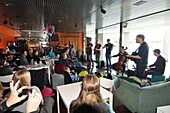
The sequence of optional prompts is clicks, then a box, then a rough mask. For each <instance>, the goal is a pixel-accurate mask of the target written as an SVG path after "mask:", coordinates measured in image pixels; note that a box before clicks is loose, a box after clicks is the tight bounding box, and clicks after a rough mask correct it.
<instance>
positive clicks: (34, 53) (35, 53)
mask: <svg viewBox="0 0 170 113" xmlns="http://www.w3.org/2000/svg"><path fill="white" fill-rule="evenodd" d="M33 60H34V61H36V62H37V63H38V64H39V62H40V57H39V56H38V50H34V52H33Z"/></svg>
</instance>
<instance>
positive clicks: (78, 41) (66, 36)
mask: <svg viewBox="0 0 170 113" xmlns="http://www.w3.org/2000/svg"><path fill="white" fill-rule="evenodd" d="M55 34H58V38H59V42H60V45H65V43H67V44H68V43H69V41H71V42H72V44H74V45H75V47H76V49H77V50H83V33H61V32H55ZM57 43H58V41H55V42H51V46H53V47H54V48H55V47H56V45H57Z"/></svg>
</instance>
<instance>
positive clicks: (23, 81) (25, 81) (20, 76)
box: [5, 70, 43, 112]
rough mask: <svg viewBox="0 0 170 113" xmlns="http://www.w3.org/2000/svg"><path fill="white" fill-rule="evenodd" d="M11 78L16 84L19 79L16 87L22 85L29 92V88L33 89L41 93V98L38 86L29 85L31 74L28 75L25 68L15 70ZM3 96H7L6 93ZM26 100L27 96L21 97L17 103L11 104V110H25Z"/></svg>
mask: <svg viewBox="0 0 170 113" xmlns="http://www.w3.org/2000/svg"><path fill="white" fill-rule="evenodd" d="M12 80H13V81H14V84H17V82H18V81H20V83H19V85H18V88H20V87H22V86H24V87H26V88H25V89H27V92H28V90H30V92H31V90H32V89H34V90H35V91H36V92H37V93H39V95H41V99H42V94H41V91H40V90H39V88H38V87H36V86H31V75H30V72H29V71H27V70H19V71H17V72H16V73H15V74H14V76H13V79H12ZM5 98H8V95H6V96H5ZM42 101H43V100H42ZM27 102H28V98H25V99H23V100H22V101H21V102H19V103H18V104H15V105H14V106H12V107H14V108H12V109H11V111H15V112H16V111H17V112H26V105H27Z"/></svg>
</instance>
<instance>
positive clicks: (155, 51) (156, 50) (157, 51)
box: [153, 49, 161, 55]
mask: <svg viewBox="0 0 170 113" xmlns="http://www.w3.org/2000/svg"><path fill="white" fill-rule="evenodd" d="M153 52H154V53H158V54H159V55H160V53H161V51H160V50H159V49H155V50H153Z"/></svg>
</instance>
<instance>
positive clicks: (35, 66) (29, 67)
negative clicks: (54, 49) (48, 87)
mask: <svg viewBox="0 0 170 113" xmlns="http://www.w3.org/2000/svg"><path fill="white" fill-rule="evenodd" d="M25 68H26V69H27V70H40V69H44V68H46V69H48V80H49V83H51V81H50V66H48V65H45V64H37V65H26V66H25Z"/></svg>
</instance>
